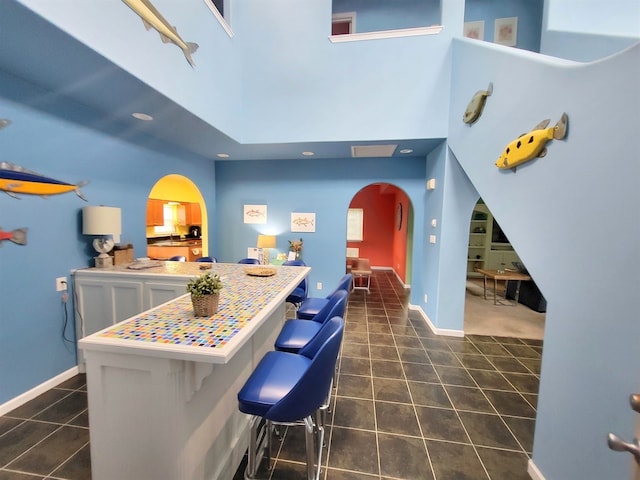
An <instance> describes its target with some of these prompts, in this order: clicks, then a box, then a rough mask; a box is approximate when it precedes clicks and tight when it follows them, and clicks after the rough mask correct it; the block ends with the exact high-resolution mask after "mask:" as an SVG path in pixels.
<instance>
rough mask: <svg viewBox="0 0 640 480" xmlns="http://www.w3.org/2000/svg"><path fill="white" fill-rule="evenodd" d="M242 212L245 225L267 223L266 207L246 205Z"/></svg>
mask: <svg viewBox="0 0 640 480" xmlns="http://www.w3.org/2000/svg"><path fill="white" fill-rule="evenodd" d="M242 211H243V214H244V223H267V206H266V205H245V206H244V208H243V210H242Z"/></svg>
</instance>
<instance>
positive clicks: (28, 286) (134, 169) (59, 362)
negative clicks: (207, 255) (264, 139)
mask: <svg viewBox="0 0 640 480" xmlns="http://www.w3.org/2000/svg"><path fill="white" fill-rule="evenodd" d="M0 84H1V85H2V88H0V112H2V113H1V116H2V118H10V119H11V120H12V124H11V125H10V126H9V127H7V128H5V129H3V130H2V131H1V132H0V149H1V150H2V161H6V162H11V163H14V164H17V165H21V166H23V167H25V168H28V169H30V170H35V171H37V172H40V173H42V174H44V175H46V176H49V177H52V178H55V179H58V180H61V181H65V182H69V183H77V182H79V181H83V180H88V181H89V183H88V184H87V185H86V186H84V187H83V188H82V192H83V194H84V196H85V197H86V198H87V200H88V202H84V201H82V200H81V199H80V198H79V197H77V196H76V195H75V194H73V193H67V194H64V195H57V196H51V197H48V198H46V199H45V198H41V197H39V196H29V195H25V196H22V197H21V199H20V200H17V199H15V198H12V197H10V196H9V195H4V194H3V195H0V226H1V227H2V229H3V230H13V229H15V228H19V227H28V229H29V230H28V244H27V245H26V246H18V245H15V244H13V243H10V242H2V248H0V305H2V311H1V313H0V320H1V321H0V404H1V403H4V402H5V401H7V400H9V399H11V398H13V397H15V396H17V395H19V394H21V393H23V392H25V391H27V390H29V389H30V388H32V387H34V386H35V385H38V384H40V383H42V382H44V381H46V380H48V379H50V378H51V377H54V376H56V375H57V374H59V373H61V372H63V371H65V370H68V369H69V368H71V367H73V366H75V365H76V353H75V346H74V345H73V344H71V343H69V342H66V341H64V340H63V339H62V329H63V324H64V321H65V320H64V317H65V310H64V308H63V304H62V302H61V299H60V298H61V294H60V293H59V292H56V291H55V278H56V277H61V276H66V277H67V280H68V281H71V277H70V271H71V270H72V269H75V268H82V267H86V266H89V265H90V263H91V264H92V260H91V259H92V257H94V256H95V254H96V253H95V251H94V250H93V247H92V246H91V240H92V237H85V236H83V235H82V233H81V232H82V226H81V209H82V207H84V206H86V205H108V206H116V207H121V208H122V243H132V244H133V245H134V251H135V252H136V255H138V256H145V255H146V238H145V223H146V221H145V216H146V203H147V196H148V194H149V191H150V190H151V188H152V187H153V185H154V183H155V182H156V181H157V180H158V179H159V178H160V177H162V176H163V175H166V174H169V173H180V174H182V175H185V176H188V177H190V178H191V179H193V180H194V182H195V183H196V184H197V185H198V187H199V188H200V190H201V192H202V193H203V195H204V196H205V198H208V199H210V200H211V201H212V200H213V197H214V183H215V176H214V171H213V164H212V163H211V162H210V161H205V160H202V159H198V158H195V157H189V156H181V157H180V158H179V159H178V158H175V157H170V156H167V155H160V154H157V153H153V152H151V151H148V150H144V149H140V148H137V147H133V146H131V145H128V144H126V143H123V142H122V141H119V140H116V139H114V138H112V137H107V136H104V135H101V134H98V133H96V132H95V131H91V130H88V129H86V128H84V127H82V126H78V125H77V124H75V123H69V122H65V121H62V120H60V119H58V118H56V117H52V116H50V115H48V114H47V113H45V112H42V111H40V110H37V109H34V108H29V107H26V106H25V105H24V104H17V103H14V102H13V101H12V100H10V99H8V98H6V94H7V92H14V93H15V92H21V97H22V98H23V99H27V98H30V99H32V103H34V104H37V103H38V99H40V100H42V98H43V97H42V92H39V91H37V90H34V89H33V87H32V86H30V85H27V84H24V83H21V82H19V81H18V80H16V79H15V77H10V76H8V75H4V74H0ZM25 101H26V100H25ZM68 108H69V110H71V109H74V110H75V112H76V114H78V115H81V113H82V109H83V107H81V106H78V105H75V106H74V105H68ZM151 165H152V166H153V168H150V166H151ZM72 300H73V299H70V301H69V303H68V304H67V309H66V314H67V315H68V325H67V328H66V336H67V338H70V339H73V338H74V322H75V321H74V312H73V302H72Z"/></svg>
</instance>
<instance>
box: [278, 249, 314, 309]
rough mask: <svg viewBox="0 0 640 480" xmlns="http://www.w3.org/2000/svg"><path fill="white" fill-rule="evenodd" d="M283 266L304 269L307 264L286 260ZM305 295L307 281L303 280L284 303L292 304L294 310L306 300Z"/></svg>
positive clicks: (307, 286)
mask: <svg viewBox="0 0 640 480" xmlns="http://www.w3.org/2000/svg"><path fill="white" fill-rule="evenodd" d="M282 265H283V266H285V267H286V266H289V267H306V266H307V264H306V263H304V262H303V261H302V260H287V261H286V262H284V263H283V264H282ZM307 293H309V285H308V283H307V279H306V278H305V279H304V280H302V281H301V282H300V284H299V285H298V286H297V287H296V288H295V290H294V291H293V292H291V294H290V295H289V296H288V297H287V298H286V300H285V301H286V302H287V303H290V304H292V305H293V306H294V307H295V308H296V310H298V307H299V306H300V304H301V303H302V302H303V301H304V300H305V299H306V298H307Z"/></svg>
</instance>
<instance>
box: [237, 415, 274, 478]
mask: <svg viewBox="0 0 640 480" xmlns="http://www.w3.org/2000/svg"><path fill="white" fill-rule="evenodd" d="M249 427H250V428H249V449H248V451H247V468H246V469H245V471H244V478H245V480H256V479H257V477H256V475H257V473H258V468H259V467H260V463H261V462H262V458H263V457H264V455H265V450H266V452H267V467H268V468H269V469H270V468H271V430H272V428H273V425H272V423H271V422H270V421H269V420H264V419H263V418H261V417H256V416H252V417H251V420H250V421H249Z"/></svg>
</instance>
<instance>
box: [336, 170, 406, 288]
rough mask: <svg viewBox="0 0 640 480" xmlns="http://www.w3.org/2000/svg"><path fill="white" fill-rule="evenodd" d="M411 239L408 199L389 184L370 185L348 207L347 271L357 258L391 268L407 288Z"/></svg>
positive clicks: (359, 192)
mask: <svg viewBox="0 0 640 480" xmlns="http://www.w3.org/2000/svg"><path fill="white" fill-rule="evenodd" d="M412 237H413V206H412V204H411V200H410V199H409V196H408V195H407V194H406V193H405V192H404V191H403V190H402V189H400V188H398V187H397V186H395V185H392V184H389V183H374V184H371V185H367V186H366V187H364V188H362V189H361V190H360V191H358V192H357V193H356V194H355V195H354V196H353V198H352V199H351V202H350V204H349V213H348V219H347V241H346V246H347V250H346V257H347V258H346V263H347V270H348V269H349V268H350V267H351V266H352V265H353V263H354V262H355V260H356V259H358V258H360V259H368V260H369V263H370V265H371V266H372V267H373V268H376V267H377V268H385V269H391V270H393V271H394V273H395V275H396V276H397V277H398V279H399V280H400V281H401V282H402V283H403V284H404V285H405V286H407V285H409V284H410V281H411V256H412V250H411V245H412V240H411V239H412Z"/></svg>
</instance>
